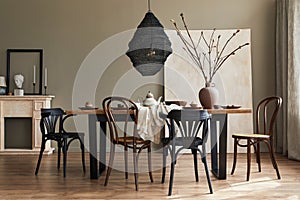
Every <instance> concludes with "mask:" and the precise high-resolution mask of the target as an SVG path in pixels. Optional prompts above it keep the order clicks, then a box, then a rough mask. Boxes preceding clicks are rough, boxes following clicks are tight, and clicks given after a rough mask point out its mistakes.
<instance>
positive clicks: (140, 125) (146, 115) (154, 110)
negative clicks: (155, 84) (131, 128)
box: [137, 103, 182, 144]
mask: <svg viewBox="0 0 300 200" xmlns="http://www.w3.org/2000/svg"><path fill="white" fill-rule="evenodd" d="M138 108H139V116H138V122H137V131H138V134H139V135H140V137H141V138H143V139H144V140H150V141H152V142H154V143H157V144H158V143H159V142H160V131H161V129H162V128H163V127H164V124H165V121H164V119H162V118H160V116H159V115H160V113H162V114H165V115H167V114H168V113H169V112H170V111H171V110H173V109H179V110H180V109H182V108H181V107H180V106H178V105H176V104H171V105H165V104H164V103H160V104H158V105H153V106H150V107H145V106H138Z"/></svg>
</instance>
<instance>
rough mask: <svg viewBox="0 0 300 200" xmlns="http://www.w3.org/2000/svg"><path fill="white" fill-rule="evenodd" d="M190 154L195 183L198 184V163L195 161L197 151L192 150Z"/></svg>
mask: <svg viewBox="0 0 300 200" xmlns="http://www.w3.org/2000/svg"><path fill="white" fill-rule="evenodd" d="M192 154H193V157H194V171H195V179H196V182H199V175H198V161H197V150H196V149H192Z"/></svg>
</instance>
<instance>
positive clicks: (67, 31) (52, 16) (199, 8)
mask: <svg viewBox="0 0 300 200" xmlns="http://www.w3.org/2000/svg"><path fill="white" fill-rule="evenodd" d="M275 3H276V0H152V1H151V10H152V11H153V13H154V14H155V15H156V16H157V17H158V18H159V20H160V21H161V23H162V24H163V25H164V26H165V28H167V29H173V27H172V25H171V23H170V21H169V20H170V19H172V18H175V19H177V20H179V13H181V12H183V13H184V14H185V17H186V18H187V21H188V24H189V26H190V29H212V28H217V29H227V28H228V29H229V28H230V29H231V28H233V29H234V28H250V29H251V35H252V40H251V47H252V79H253V101H254V105H256V103H255V102H257V101H258V100H259V99H261V98H262V97H264V96H266V95H270V94H274V92H275V84H274V82H275V79H274V77H275V49H274V47H275V39H274V38H275ZM146 12H147V1H146V0H0V75H5V73H6V49H8V48H43V49H44V64H45V66H46V67H47V68H48V74H49V77H48V79H49V80H48V85H49V89H48V93H50V94H53V95H55V96H56V98H55V99H54V101H53V106H61V107H64V108H71V105H72V104H71V102H72V89H73V84H74V78H75V76H76V73H77V70H78V69H79V67H80V65H81V63H82V62H83V60H84V59H85V57H86V56H87V55H88V54H89V53H90V51H91V50H92V49H93V48H94V47H95V46H96V45H98V44H99V43H101V42H102V41H104V40H105V39H107V38H109V37H110V36H112V35H114V34H117V33H120V32H123V31H126V30H129V29H133V28H135V27H136V26H137V25H138V24H139V23H140V21H141V20H142V18H143V17H144V14H145V13H146ZM111 48H117V47H111ZM99 56H101V55H99ZM99 67H101V66H99ZM129 69H131V63H130V61H129V59H128V58H127V57H126V56H121V57H119V58H118V59H117V60H116V61H115V62H113V63H112V64H111V66H109V68H108V69H107V70H106V71H105V74H106V75H108V76H109V77H108V76H106V77H103V78H102V79H101V80H100V82H99V84H100V83H101V86H100V85H99V86H98V89H97V91H98V92H97V93H99V94H98V95H97V97H98V98H99V102H98V103H97V104H98V105H99V106H100V102H101V99H102V98H103V97H104V96H107V95H109V94H110V93H111V90H112V87H113V85H114V83H115V81H117V79H118V77H121V76H122V74H123V73H125V72H126V71H128V70H129ZM160 74H161V75H160V76H162V75H163V73H160ZM25 78H26V77H25ZM158 81H162V77H160V78H158ZM149 89H151V90H152V91H153V92H154V94H155V95H156V96H158V95H161V94H162V92H163V89H162V87H161V86H151V85H145V87H144V88H139V89H138V91H137V94H136V96H144V95H145V93H146V91H147V90H149ZM83 103H84V102H83Z"/></svg>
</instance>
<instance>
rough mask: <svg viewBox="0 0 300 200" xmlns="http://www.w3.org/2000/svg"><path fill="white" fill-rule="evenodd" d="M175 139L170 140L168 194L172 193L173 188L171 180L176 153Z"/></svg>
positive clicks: (172, 178)
mask: <svg viewBox="0 0 300 200" xmlns="http://www.w3.org/2000/svg"><path fill="white" fill-rule="evenodd" d="M175 151H176V148H175V139H173V140H172V150H171V170H170V180H169V192H168V196H171V195H172V188H173V180H174V170H175V164H176V154H175Z"/></svg>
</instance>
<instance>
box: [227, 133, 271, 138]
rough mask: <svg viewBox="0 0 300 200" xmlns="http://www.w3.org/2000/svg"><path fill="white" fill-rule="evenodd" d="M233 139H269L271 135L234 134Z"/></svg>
mask: <svg viewBox="0 0 300 200" xmlns="http://www.w3.org/2000/svg"><path fill="white" fill-rule="evenodd" d="M232 137H233V138H238V139H269V138H270V135H264V134H253V133H248V134H244V133H235V134H232Z"/></svg>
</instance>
